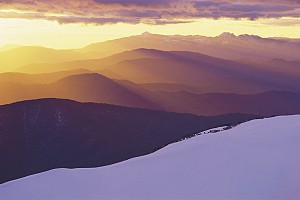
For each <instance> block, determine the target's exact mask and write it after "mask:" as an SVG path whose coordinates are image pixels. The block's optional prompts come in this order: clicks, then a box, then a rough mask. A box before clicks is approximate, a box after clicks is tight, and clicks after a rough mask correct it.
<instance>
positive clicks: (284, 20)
mask: <svg viewBox="0 0 300 200" xmlns="http://www.w3.org/2000/svg"><path fill="white" fill-rule="evenodd" d="M146 31H148V32H151V33H157V34H165V35H173V34H181V35H204V36H217V35H219V34H221V33H222V32H232V33H234V34H236V35H239V34H255V35H260V36H262V37H289V38H300V1H299V0H284V1H282V0H251V1H241V0H239V1H237V0H64V1H61V0H0V46H3V45H5V44H19V45H39V46H46V47H51V48H60V49H61V48H80V47H83V46H85V45H88V44H90V43H95V42H101V41H105V40H110V39H115V38H120V37H125V36H130V35H139V34H141V33H143V32H146Z"/></svg>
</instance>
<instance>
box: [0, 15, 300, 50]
mask: <svg viewBox="0 0 300 200" xmlns="http://www.w3.org/2000/svg"><path fill="white" fill-rule="evenodd" d="M14 12H15V11H14ZM298 20H299V19H297V18H281V19H259V20H255V21H251V20H248V19H242V20H233V19H227V18H224V19H218V20H213V19H199V20H197V21H195V22H191V23H183V24H168V25H147V24H137V25H132V24H124V23H119V24H112V25H101V26H100V25H86V24H59V23H57V22H51V21H46V20H27V19H5V18H0V30H1V31H0V46H2V45H5V44H19V45H39V46H46V47H52V48H60V49H61V48H80V47H83V46H85V45H88V44H91V43H95V42H100V41H106V40H110V39H115V38H120V37H125V36H130V35H139V34H141V33H143V32H145V31H149V32H151V33H157V34H164V35H173V34H181V35H204V36H216V35H219V34H221V33H222V32H232V33H234V34H236V35H239V34H255V35H260V36H262V37H290V38H300V24H299V23H298V24H297V23H295V24H292V25H291V23H294V22H295V21H296V22H297V21H298Z"/></svg>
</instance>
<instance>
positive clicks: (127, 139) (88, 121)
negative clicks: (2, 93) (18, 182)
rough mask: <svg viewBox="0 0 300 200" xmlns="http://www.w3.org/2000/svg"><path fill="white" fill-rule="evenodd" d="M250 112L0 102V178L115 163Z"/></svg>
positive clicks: (232, 121) (55, 101) (48, 101)
mask: <svg viewBox="0 0 300 200" xmlns="http://www.w3.org/2000/svg"><path fill="white" fill-rule="evenodd" d="M256 117H257V116H254V115H245V114H228V115H221V116H214V117H203V116H196V115H192V114H178V113H171V112H162V111H154V110H147V109H136V108H128V107H120V106H113V105H108V104H96V103H78V102H75V101H71V100H62V99H40V100H31V101H24V102H19V103H14V104H9V105H4V106H0V163H1V166H0V183H3V182H6V181H10V180H13V179H16V178H20V177H24V176H27V175H30V174H35V173H38V172H42V171H46V170H50V169H54V168H77V167H98V166H104V165H108V164H112V163H116V162H119V161H123V160H126V159H129V158H132V157H136V156H140V155H144V154H147V153H150V152H153V151H155V150H157V149H158V148H160V147H162V146H164V145H166V144H169V143H170V142H172V141H175V140H178V139H180V138H183V137H185V136H187V135H190V134H192V133H197V132H200V131H203V130H207V129H210V128H213V127H218V126H222V125H229V124H236V123H240V122H244V121H247V120H250V119H254V118H256Z"/></svg>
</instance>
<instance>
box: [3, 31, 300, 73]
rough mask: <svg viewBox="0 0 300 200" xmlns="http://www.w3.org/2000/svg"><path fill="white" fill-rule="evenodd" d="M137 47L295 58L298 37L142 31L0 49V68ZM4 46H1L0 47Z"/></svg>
mask: <svg viewBox="0 0 300 200" xmlns="http://www.w3.org/2000/svg"><path fill="white" fill-rule="evenodd" d="M139 48H146V49H157V50H164V51H190V52H198V53H202V54H206V55H209V56H212V57H218V58H223V59H229V60H240V59H254V60H271V59H274V58H277V59H284V60H288V61H293V60H299V53H300V41H299V40H290V39H285V38H261V37H259V36H255V35H240V36H235V35H233V34H230V33H223V34H221V35H220V36H217V37H204V36H199V35H195V36H181V35H173V36H172V35H168V36H166V35H157V34H151V33H147V32H146V33H144V34H142V35H136V36H130V37H125V38H120V39H115V40H110V41H106V42H100V43H95V44H91V45H88V46H86V47H84V48H82V49H72V50H55V49H50V48H43V47H34V46H25V47H16V46H13V47H11V48H6V49H7V50H8V51H3V52H0V66H2V67H1V71H2V72H5V71H12V70H16V69H18V68H19V67H22V66H24V65H27V64H33V63H59V62H64V61H73V60H83V59H99V58H104V57H107V56H111V55H114V54H117V53H121V52H124V51H130V50H134V49H139ZM4 49H5V48H4Z"/></svg>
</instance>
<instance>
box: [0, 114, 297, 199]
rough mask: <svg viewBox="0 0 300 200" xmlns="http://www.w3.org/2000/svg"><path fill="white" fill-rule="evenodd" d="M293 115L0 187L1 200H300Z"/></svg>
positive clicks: (263, 120)
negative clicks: (123, 160) (132, 157)
mask: <svg viewBox="0 0 300 200" xmlns="http://www.w3.org/2000/svg"><path fill="white" fill-rule="evenodd" d="M299 152H300V115H298V116H284V117H275V118H270V119H262V120H254V121H250V122H247V123H244V124H241V125H239V126H237V127H235V128H233V129H230V130H226V131H222V132H218V133H210V134H202V135H199V136H196V137H194V138H191V139H188V140H184V141H182V142H179V143H175V144H172V145H169V146H167V147H166V148H164V149H162V150H160V151H158V152H156V153H153V154H150V155H147V156H143V157H139V158H135V159H131V160H128V161H125V162H122V163H118V164H114V165H111V166H106V167H101V168H95V169H75V170H68V169H57V170H52V171H49V172H45V173H41V174H37V175H33V176H30V177H26V178H23V179H19V180H16V181H12V182H8V183H6V184H3V185H0V198H1V199H5V200H18V199H25V200H27V199H30V200H35V199H37V200H40V199H43V200H47V199H55V200H56V199H64V200H69V199H72V200H75V199H83V200H90V199H91V200H94V199H300V190H299V188H300V156H299Z"/></svg>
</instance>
